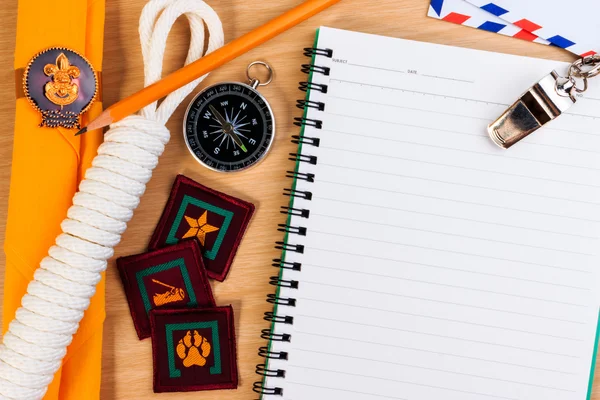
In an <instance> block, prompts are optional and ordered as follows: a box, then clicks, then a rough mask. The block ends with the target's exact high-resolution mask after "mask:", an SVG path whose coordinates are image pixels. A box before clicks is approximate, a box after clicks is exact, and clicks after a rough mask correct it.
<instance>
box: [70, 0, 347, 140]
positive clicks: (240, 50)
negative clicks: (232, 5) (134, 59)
mask: <svg viewBox="0 0 600 400" xmlns="http://www.w3.org/2000/svg"><path fill="white" fill-rule="evenodd" d="M338 1H340V0H307V1H305V2H304V3H302V4H300V5H299V6H297V7H295V8H293V9H291V10H290V11H287V12H286V13H284V14H282V15H280V16H279V17H277V18H275V19H272V20H271V21H269V22H267V23H266V24H264V25H263V26H261V27H258V28H256V29H254V30H253V31H250V32H248V33H247V34H245V35H243V36H241V37H239V38H237V39H235V40H233V41H231V42H230V43H229V44H227V45H225V46H223V47H221V48H220V49H217V50H215V51H214V52H212V53H210V54H207V55H206V56H204V57H202V58H200V59H199V60H197V61H194V62H193V63H191V64H188V65H186V66H185V67H183V68H181V69H179V70H177V71H175V72H173V73H172V74H170V75H168V76H166V77H165V78H163V79H161V80H160V81H158V82H156V83H154V84H152V85H150V86H147V87H145V88H144V89H142V90H140V91H139V92H137V93H134V94H132V95H131V96H129V97H126V98H124V99H123V100H121V101H119V102H117V103H115V104H113V105H112V106H110V107H108V108H107V109H106V110H104V112H103V113H102V114H100V116H98V118H96V119H94V120H93V121H91V122H90V123H89V124H88V125H87V126H86V127H84V128H83V129H81V130H80V131H79V132H77V135H80V134H82V133H85V132H87V131H88V130H95V129H100V128H104V127H105V126H108V125H110V124H112V123H113V122H116V121H119V120H121V119H123V118H125V117H126V116H128V115H131V114H133V113H135V112H136V111H138V110H140V109H142V108H144V107H145V106H147V105H148V104H150V103H152V102H154V101H157V100H159V99H162V98H163V97H165V96H167V95H168V94H169V93H171V92H173V91H175V90H176V89H178V88H180V87H182V86H183V85H185V84H187V83H189V82H191V81H193V80H194V79H196V78H199V77H201V76H202V75H204V74H206V73H208V72H210V71H212V70H214V69H216V68H218V67H220V66H221V65H223V64H225V63H227V62H229V61H231V60H233V59H234V58H236V57H239V56H240V55H242V54H244V53H245V52H247V51H249V50H251V49H253V48H255V47H257V46H259V45H261V44H263V43H264V42H266V41H267V40H269V39H272V38H274V37H275V36H277V35H279V34H280V33H282V32H285V31H286V30H288V29H290V28H291V27H293V26H295V25H297V24H299V23H300V22H302V21H304V20H306V19H308V18H310V17H312V16H313V15H315V14H317V13H319V12H321V11H323V10H324V9H326V8H328V7H329V6H331V5H333V4H335V3H337V2H338Z"/></svg>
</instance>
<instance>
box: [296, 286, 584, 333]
mask: <svg viewBox="0 0 600 400" xmlns="http://www.w3.org/2000/svg"><path fill="white" fill-rule="evenodd" d="M302 283H303V284H305V283H309V284H313V285H318V286H328V287H335V288H339V289H349V290H356V291H361V292H367V293H376V294H383V295H386V296H393V297H401V298H406V299H414V300H422V301H429V302H431V303H441V304H451V305H454V306H459V307H467V308H475V309H478V310H487V311H496V312H501V313H506V314H515V315H523V316H526V317H532V318H539V319H546V320H551V321H561V322H571V323H578V321H573V320H568V319H562V318H554V317H546V316H542V315H535V314H529V313H523V312H518V311H510V310H502V309H498V308H490V307H482V306H476V305H473V304H465V303H457V302H452V301H442V300H435V299H429V298H427V297H418V296H409V295H404V294H398V293H392V292H383V291H380V290H369V289H364V288H357V287H351V286H342V285H333V284H330V283H324V282H315V281H307V280H306V279H303V280H302Z"/></svg>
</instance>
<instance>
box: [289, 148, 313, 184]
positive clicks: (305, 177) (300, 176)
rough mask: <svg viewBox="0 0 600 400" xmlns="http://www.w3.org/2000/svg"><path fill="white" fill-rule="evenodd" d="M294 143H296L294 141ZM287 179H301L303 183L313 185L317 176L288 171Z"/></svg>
mask: <svg viewBox="0 0 600 400" xmlns="http://www.w3.org/2000/svg"><path fill="white" fill-rule="evenodd" d="M292 142H294V141H293V140H292ZM285 177H286V178H291V179H301V180H303V181H306V182H311V183H312V182H314V181H315V174H311V173H304V172H296V171H287V172H286V175H285Z"/></svg>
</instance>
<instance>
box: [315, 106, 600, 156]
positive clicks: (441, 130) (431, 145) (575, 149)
mask: <svg viewBox="0 0 600 400" xmlns="http://www.w3.org/2000/svg"><path fill="white" fill-rule="evenodd" d="M330 114H331V115H336V116H344V117H346V116H347V115H344V114H334V113H330ZM356 118H358V117H356ZM379 122H383V123H388V124H393V125H399V126H406V127H408V128H418V129H424V130H428V131H434V132H447V133H452V134H457V135H465V136H471V137H473V138H477V139H480V140H482V141H484V142H486V143H487V141H488V140H490V139H489V137H488V136H487V135H477V134H473V133H468V132H459V131H452V130H448V129H439V128H433V127H429V126H421V125H409V124H403V123H396V122H389V121H381V120H380V121H379ZM325 131H328V132H336V133H340V134H345V135H352V136H358V137H365V135H364V134H361V133H353V132H343V131H335V130H331V129H325ZM371 138H372V139H377V140H385V141H388V142H395V143H404V144H413V145H416V146H425V147H433V148H438V149H444V150H456V151H463V152H467V151H468V150H462V149H457V148H454V147H446V146H438V145H433V144H425V143H419V142H411V141H408V140H398V139H391V138H385V137H381V136H375V135H371V134H370V135H369V139H371ZM522 144H524V145H527V146H543V147H551V148H557V149H564V150H570V151H581V152H585V153H591V154H595V155H599V154H600V151H596V150H590V149H578V148H573V147H565V146H557V145H551V144H543V143H532V142H527V141H526V142H524V143H522ZM468 152H472V151H468ZM472 153H475V154H487V153H481V152H472ZM530 161H531V160H530Z"/></svg>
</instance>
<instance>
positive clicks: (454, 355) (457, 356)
mask: <svg viewBox="0 0 600 400" xmlns="http://www.w3.org/2000/svg"><path fill="white" fill-rule="evenodd" d="M296 334H297V335H298V334H300V335H308V336H317V337H321V338H329V339H336V340H347V341H349V342H356V343H366V344H372V345H376V346H382V347H385V348H390V347H391V348H397V349H404V350H412V351H418V352H421V353H429V354H434V355H443V356H449V357H456V358H463V359H467V360H474V361H483V362H489V363H493V364H501V365H510V366H511V367H520V368H526V369H533V370H537V371H545V372H554V373H557V374H561V375H577V374H576V373H574V372H570V371H561V370H556V369H548V368H540V367H533V366H531V365H524V364H514V363H509V362H504V361H498V360H491V359H489V358H480V357H470V356H465V355H460V354H454V353H446V352H442V351H435V350H426V349H419V348H416V347H408V346H400V345H397V344H391V343H380V342H371V341H368V340H364V339H362V338H361V339H352V338H348V337H341V336H332V335H325V334H321V333H317V332H306V331H302V330H296Z"/></svg>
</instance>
